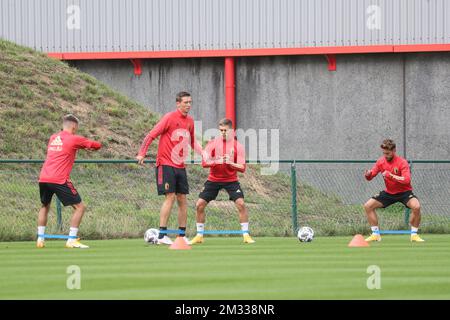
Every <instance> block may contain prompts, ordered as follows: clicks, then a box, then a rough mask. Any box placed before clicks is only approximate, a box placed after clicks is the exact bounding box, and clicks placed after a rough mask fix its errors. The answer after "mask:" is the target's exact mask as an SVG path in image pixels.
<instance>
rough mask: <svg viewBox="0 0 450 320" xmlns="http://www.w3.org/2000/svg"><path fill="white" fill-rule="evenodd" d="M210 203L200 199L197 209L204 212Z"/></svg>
mask: <svg viewBox="0 0 450 320" xmlns="http://www.w3.org/2000/svg"><path fill="white" fill-rule="evenodd" d="M207 204H208V203H207V202H206V201H205V200H203V199H199V200H198V201H197V203H196V204H195V208H196V209H197V210H204V209H205V208H206V205H207Z"/></svg>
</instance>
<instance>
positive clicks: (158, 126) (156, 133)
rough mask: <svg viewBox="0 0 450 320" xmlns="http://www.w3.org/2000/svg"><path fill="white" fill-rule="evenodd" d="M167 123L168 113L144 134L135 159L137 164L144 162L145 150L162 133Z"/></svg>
mask: <svg viewBox="0 0 450 320" xmlns="http://www.w3.org/2000/svg"><path fill="white" fill-rule="evenodd" d="M168 125H169V114H166V115H165V116H164V117H163V118H162V119H161V120H160V121H159V122H158V123H157V124H156V125H155V127H154V128H153V129H152V130H151V131H150V132H149V133H148V134H147V136H145V138H144V141H143V142H142V144H141V147H140V148H139V152H138V155H137V156H136V159H137V161H138V163H139V164H144V158H145V155H146V154H147V150H148V148H149V147H150V145H151V144H152V142H153V140H155V139H156V138H157V137H159V136H160V135H161V134H163V133H164V132H165V131H166V130H167V127H168Z"/></svg>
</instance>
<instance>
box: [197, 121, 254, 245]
mask: <svg viewBox="0 0 450 320" xmlns="http://www.w3.org/2000/svg"><path fill="white" fill-rule="evenodd" d="M219 130H220V132H221V135H220V136H219V137H217V138H215V139H213V140H211V141H210V142H209V143H208V145H207V146H206V148H205V152H204V157H203V161H202V166H203V167H204V168H210V169H209V176H208V180H207V181H206V182H205V184H204V187H203V190H202V191H201V192H200V195H199V199H198V201H197V205H196V209H197V217H196V218H197V235H196V236H195V237H194V238H193V239H192V241H191V244H196V243H202V242H203V232H204V230H205V208H206V206H207V205H208V203H209V202H210V201H211V200H214V199H216V197H217V194H218V193H219V191H220V189H225V190H226V191H227V192H228V195H229V197H230V200H232V201H234V203H235V205H236V208H237V210H238V212H239V222H240V223H241V230H242V231H243V237H244V243H254V242H255V241H254V240H253V239H252V238H251V237H250V235H249V233H248V212H247V208H246V207H245V203H244V193H243V191H242V188H241V185H240V184H239V181H238V176H237V173H238V172H241V173H243V172H245V167H246V166H245V150H244V147H243V146H242V145H241V144H240V143H239V142H238V141H237V139H236V137H235V134H234V130H233V123H232V121H231V120H230V119H222V120H221V121H220V122H219Z"/></svg>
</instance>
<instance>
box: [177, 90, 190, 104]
mask: <svg viewBox="0 0 450 320" xmlns="http://www.w3.org/2000/svg"><path fill="white" fill-rule="evenodd" d="M190 96H191V94H190V93H189V92H186V91H181V92H178V93H177V99H176V101H177V102H181V98H183V97H190Z"/></svg>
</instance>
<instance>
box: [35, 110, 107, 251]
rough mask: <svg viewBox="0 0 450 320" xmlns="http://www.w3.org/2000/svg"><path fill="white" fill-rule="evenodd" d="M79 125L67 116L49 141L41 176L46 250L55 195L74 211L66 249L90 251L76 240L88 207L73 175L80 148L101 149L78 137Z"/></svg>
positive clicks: (41, 224) (41, 229) (40, 232)
mask: <svg viewBox="0 0 450 320" xmlns="http://www.w3.org/2000/svg"><path fill="white" fill-rule="evenodd" d="M78 124H79V120H78V119H77V118H76V117H75V116H74V115H71V114H68V115H66V116H64V118H63V130H62V131H61V132H58V133H55V134H53V135H52V136H51V137H50V140H49V142H48V147H47V158H46V159H45V162H44V165H43V166H42V169H41V173H40V176H39V192H40V196H41V203H42V207H41V209H40V211H39V218H38V239H37V247H38V248H44V247H45V242H44V240H45V238H44V236H43V235H44V234H45V227H46V225H47V217H48V212H49V210H50V203H51V201H52V197H53V194H56V196H57V197H58V198H59V200H60V201H61V202H62V203H63V205H64V206H72V207H73V208H74V212H73V215H72V220H71V221H70V231H69V237H70V238H69V239H68V240H67V242H66V247H67V248H80V249H86V248H89V247H88V246H86V245H84V244H82V243H81V242H80V241H79V239H78V238H77V233H78V228H79V226H80V223H81V219H82V218H83V214H84V211H85V210H86V206H85V204H84V203H83V202H82V201H81V197H80V195H79V193H78V191H77V190H76V189H75V187H74V186H73V184H72V181H71V180H70V172H71V171H72V167H73V163H74V161H75V157H76V153H77V150H78V149H87V150H98V149H100V148H101V144H100V143H99V142H96V141H91V140H88V139H86V138H85V137H82V136H77V135H75V133H76V132H77V130H78Z"/></svg>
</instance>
